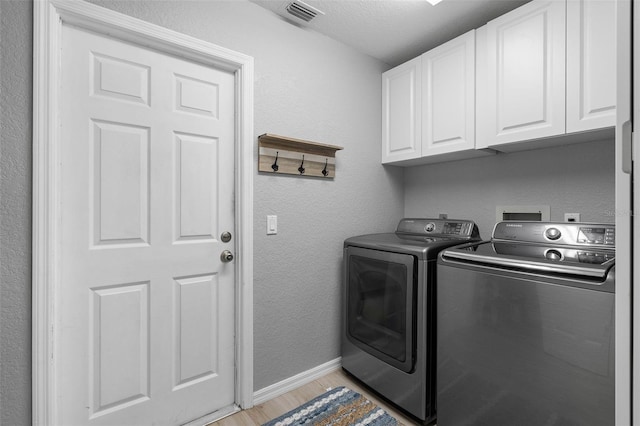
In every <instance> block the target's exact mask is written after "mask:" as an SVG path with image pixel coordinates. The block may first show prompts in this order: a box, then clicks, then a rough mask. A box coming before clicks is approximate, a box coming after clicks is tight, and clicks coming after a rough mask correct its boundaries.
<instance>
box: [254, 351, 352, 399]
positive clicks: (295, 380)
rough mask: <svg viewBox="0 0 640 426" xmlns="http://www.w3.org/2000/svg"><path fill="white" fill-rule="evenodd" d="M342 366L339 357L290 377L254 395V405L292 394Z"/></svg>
mask: <svg viewBox="0 0 640 426" xmlns="http://www.w3.org/2000/svg"><path fill="white" fill-rule="evenodd" d="M341 366H342V358H341V357H338V358H336V359H334V360H331V361H329V362H325V363H324V364H321V365H319V366H317V367H314V368H312V369H311V370H307V371H303V372H302V373H300V374H296V375H295V376H292V377H289V378H288V379H285V380H283V381H281V382H278V383H274V384H272V385H271V386H267V387H266V388H263V389H260V390H258V391H256V392H254V394H253V404H254V405H257V404H262V403H263V402H266V401H268V400H270V399H273V398H275V397H277V396H280V395H282V394H285V393H287V392H290V391H292V390H294V389H296V388H299V387H300V386H302V385H306V384H307V383H309V382H312V381H314V380H316V379H317V378H319V377H322V376H324V375H325V374H329V373H331V372H332V371H335V370H338V369H339V368H340V367H341Z"/></svg>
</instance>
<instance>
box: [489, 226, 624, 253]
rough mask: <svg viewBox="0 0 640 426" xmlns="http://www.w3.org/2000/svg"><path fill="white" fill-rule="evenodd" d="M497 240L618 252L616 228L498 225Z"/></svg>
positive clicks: (495, 233) (495, 234)
mask: <svg viewBox="0 0 640 426" xmlns="http://www.w3.org/2000/svg"><path fill="white" fill-rule="evenodd" d="M493 239H495V240H509V241H521V242H531V243H551V244H558V245H572V246H582V245H584V246H597V247H603V248H615V246H616V228H615V225H614V224H606V223H603V224H599V223H565V222H520V221H505V222H498V223H497V224H496V226H495V228H494V229H493Z"/></svg>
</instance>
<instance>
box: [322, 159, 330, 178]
mask: <svg viewBox="0 0 640 426" xmlns="http://www.w3.org/2000/svg"><path fill="white" fill-rule="evenodd" d="M327 164H329V159H328V158H327V159H325V160H324V169H322V176H327V175H328V174H329V170H327Z"/></svg>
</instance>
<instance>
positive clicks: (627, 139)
mask: <svg viewBox="0 0 640 426" xmlns="http://www.w3.org/2000/svg"><path fill="white" fill-rule="evenodd" d="M632 141H633V131H632V129H631V121H630V120H627V121H625V122H624V123H622V141H621V144H622V145H621V147H622V171H623V172H625V173H626V174H631V168H632V165H631V144H632Z"/></svg>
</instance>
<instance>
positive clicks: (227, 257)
mask: <svg viewBox="0 0 640 426" xmlns="http://www.w3.org/2000/svg"><path fill="white" fill-rule="evenodd" d="M220 260H222V262H224V263H229V262H231V261H232V260H233V253H231V252H230V251H229V250H225V251H223V252H222V253H220Z"/></svg>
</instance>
